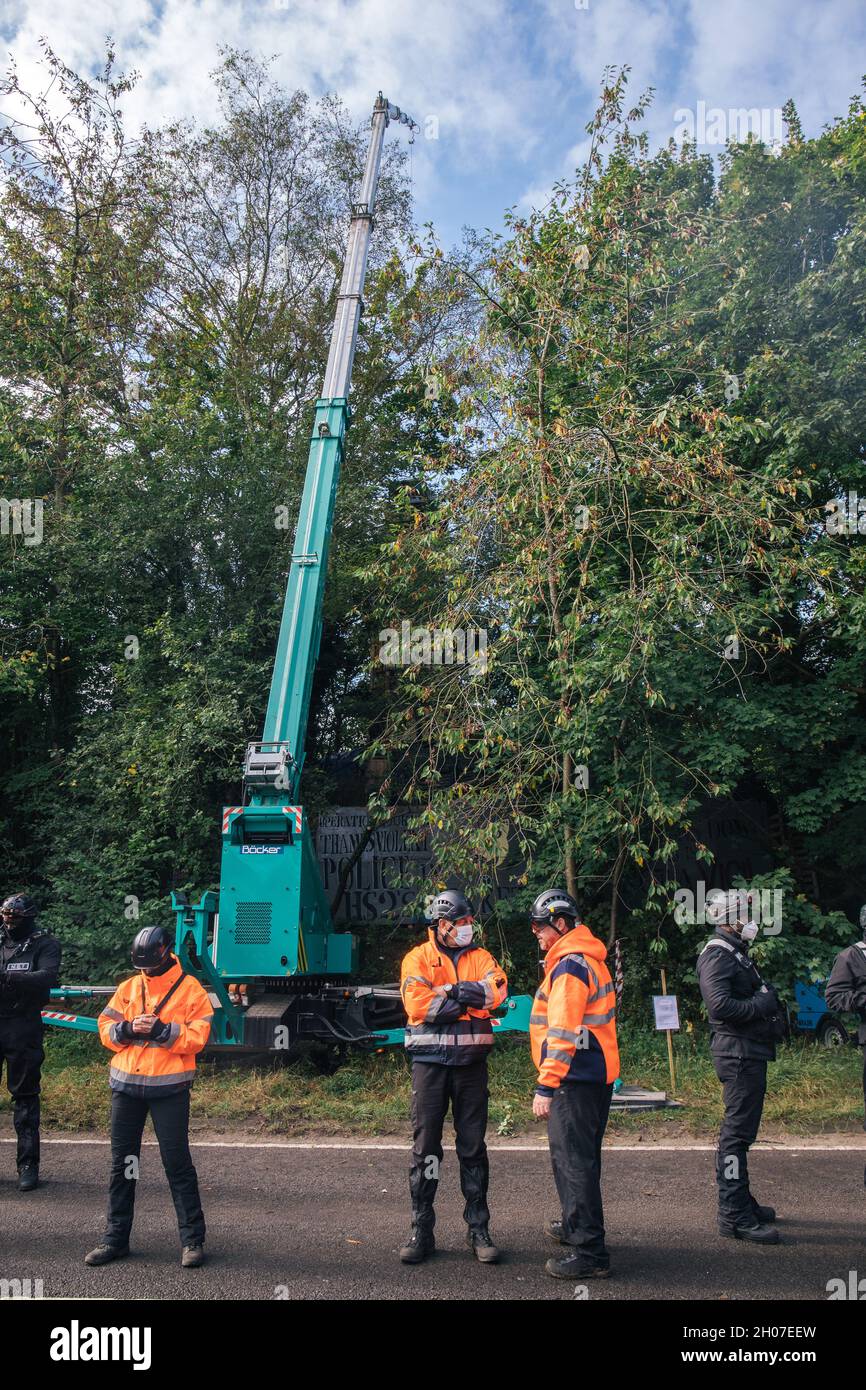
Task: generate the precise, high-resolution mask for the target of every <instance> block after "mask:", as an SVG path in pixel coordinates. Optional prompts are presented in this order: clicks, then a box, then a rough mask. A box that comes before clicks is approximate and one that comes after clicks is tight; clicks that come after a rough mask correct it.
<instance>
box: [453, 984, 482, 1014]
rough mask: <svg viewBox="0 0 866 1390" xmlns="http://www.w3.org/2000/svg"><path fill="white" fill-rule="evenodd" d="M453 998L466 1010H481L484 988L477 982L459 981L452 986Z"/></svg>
mask: <svg viewBox="0 0 866 1390" xmlns="http://www.w3.org/2000/svg"><path fill="white" fill-rule="evenodd" d="M453 989H454V998H455V999H457V1000H459V1002H460V1003H461V1004H463V1005H465V1007H466V1008H467V1009H483V1008H484V1003H485V996H484V986H483V985H482V984H481V983H480V981H478V980H461V981H460V983H459V984H457V985H454V986H453Z"/></svg>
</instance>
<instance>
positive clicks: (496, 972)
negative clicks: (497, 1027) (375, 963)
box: [400, 927, 508, 1067]
mask: <svg viewBox="0 0 866 1390" xmlns="http://www.w3.org/2000/svg"><path fill="white" fill-rule="evenodd" d="M452 957H453V958H452ZM460 981H463V982H465V983H466V984H467V985H469V986H473V988H470V989H467V991H466V993H467V994H468V995H470V996H473V997H472V998H471V1000H467V1001H466V1002H465V1003H460V1002H458V1001H456V1000H452V999H451V998H450V997H449V996H448V995H446V994H445V986H446V985H453V984H457V983H458V982H460ZM400 994H401V995H402V998H403V1005H404V1008H405V1009H406V1015H407V1018H408V1020H409V1022H408V1027H407V1029H406V1051H407V1052H408V1053H409V1056H410V1057H411V1058H412V1059H413V1060H414V1061H416V1062H438V1063H439V1064H440V1065H444V1066H446V1067H465V1066H468V1065H469V1063H471V1062H478V1061H480V1060H481V1059H482V1058H484V1057H487V1056H488V1055H489V1052H490V1048H491V1047H492V1045H493V1025H492V1024H491V1022H490V1010H491V1009H496V1008H498V1007H499V1005H500V1004H501V1003H502V1002H503V1000H504V999H505V997H506V995H507V994H508V980H507V979H506V978H505V971H504V970H503V969H502V967H501V966H500V965H497V963H496V961H495V960H494V959H493V957H492V956H491V954H490V952H489V951H486V950H485V949H484V947H483V946H474V945H470V946H463V947H462V948H458V949H456V950H454V951H452V952H450V953H449V952H448V951H446V950H444V949H443V947H441V946H440V945H439V942H438V941H437V940H436V930H435V928H433V927H431V928H430V931H429V932H428V940H427V941H425V942H424V944H423V945H422V946H416V947H415V949H414V950H412V951H410V952H409V954H408V955H407V956H405V957H404V959H403V965H402V969H401V971H400ZM476 1000H477V1002H476Z"/></svg>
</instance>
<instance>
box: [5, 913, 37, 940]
mask: <svg viewBox="0 0 866 1390" xmlns="http://www.w3.org/2000/svg"><path fill="white" fill-rule="evenodd" d="M3 925H4V927H5V928H6V935H7V936H8V937H10V939H11V940H12V941H23V940H24V939H25V937H28V936H29V935H30V933H31V931H32V930H33V922H32V921H31V920H30V918H29V917H25V918H24V919H23V921H19V922H15V921H9V920H6V921H4V923H3Z"/></svg>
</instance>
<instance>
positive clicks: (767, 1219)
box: [750, 1197, 776, 1226]
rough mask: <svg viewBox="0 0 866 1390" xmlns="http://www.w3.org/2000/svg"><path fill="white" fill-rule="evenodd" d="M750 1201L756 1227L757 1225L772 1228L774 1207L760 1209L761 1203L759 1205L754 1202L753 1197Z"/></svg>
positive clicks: (774, 1213) (774, 1216)
mask: <svg viewBox="0 0 866 1390" xmlns="http://www.w3.org/2000/svg"><path fill="white" fill-rule="evenodd" d="M750 1200H751V1203H752V1211H753V1212H754V1215H755V1220H756V1221H757V1223H758V1225H759V1226H772V1224H773V1222H774V1221H775V1219H776V1210H775V1208H774V1207H762V1206H761V1203H760V1202H756V1201H755V1199H754V1197H752V1198H751V1199H750Z"/></svg>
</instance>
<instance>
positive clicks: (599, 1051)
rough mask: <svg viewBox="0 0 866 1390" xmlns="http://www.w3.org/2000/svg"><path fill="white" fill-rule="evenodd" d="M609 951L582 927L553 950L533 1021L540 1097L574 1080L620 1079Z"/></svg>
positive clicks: (531, 1030)
mask: <svg viewBox="0 0 866 1390" xmlns="http://www.w3.org/2000/svg"><path fill="white" fill-rule="evenodd" d="M606 957H607V950H606V948H605V946H604V945H603V943H602V942H601V941H599V939H598V937H597V936H593V934H592V932H591V931H590V930H589V927H585V926H584V925H583V924H582V923H579V924H578V925H577V926H576V927H575V928H574V930H573V931H570V932H566V934H565V936H562V937H560V938H559V940H558V941H557V942H555V943H554V945H553V946H551V948H550V950H549V951H548V953H547V955H546V956H545V958H544V979H543V980H542V982H541V985H540V987H539V989H538V992H537V994H536V996H535V999H534V1000H533V1004H532V1014H531V1016H530V1019H529V1041H530V1045H531V1047H532V1060H533V1061H534V1063H535V1065H536V1066H537V1067H538V1084H537V1086H536V1094H538V1095H543V1096H550V1095H553V1093H554V1091H555V1090H556V1088H557V1086H561V1085H562V1084H563V1083H568V1082H572V1081H599V1082H602V1083H608V1084H609V1083H610V1082H612V1081H616V1078H617V1077H618V1076H619V1049H618V1048H617V1042H616V993H615V991H614V985H613V981H612V980H611V978H610V972H609V971H608V968H607V966H606V965H605V959H606Z"/></svg>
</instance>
